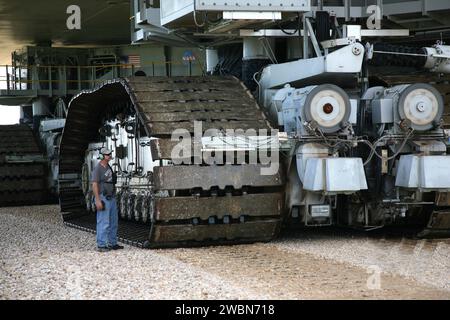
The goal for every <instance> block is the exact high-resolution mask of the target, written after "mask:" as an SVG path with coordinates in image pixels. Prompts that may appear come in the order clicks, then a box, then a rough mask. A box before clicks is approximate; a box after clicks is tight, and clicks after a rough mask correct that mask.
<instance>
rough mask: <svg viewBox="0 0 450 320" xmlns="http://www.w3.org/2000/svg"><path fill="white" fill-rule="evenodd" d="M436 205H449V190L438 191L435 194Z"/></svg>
mask: <svg viewBox="0 0 450 320" xmlns="http://www.w3.org/2000/svg"><path fill="white" fill-rule="evenodd" d="M436 205H437V206H438V207H450V192H438V193H437V194H436Z"/></svg>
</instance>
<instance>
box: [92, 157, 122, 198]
mask: <svg viewBox="0 0 450 320" xmlns="http://www.w3.org/2000/svg"><path fill="white" fill-rule="evenodd" d="M91 182H97V183H98V185H99V193H100V194H103V195H104V196H114V195H115V193H116V188H115V186H114V184H113V172H112V169H111V167H110V166H107V167H106V168H105V167H103V166H102V165H101V164H100V163H98V164H97V165H96V166H95V168H94V170H93V171H92V177H91Z"/></svg>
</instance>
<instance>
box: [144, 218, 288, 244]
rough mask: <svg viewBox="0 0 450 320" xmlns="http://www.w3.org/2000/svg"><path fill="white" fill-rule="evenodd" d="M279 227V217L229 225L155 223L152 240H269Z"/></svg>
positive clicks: (155, 241)
mask: <svg viewBox="0 0 450 320" xmlns="http://www.w3.org/2000/svg"><path fill="white" fill-rule="evenodd" d="M279 228H280V221H279V220H277V219H270V220H263V221H258V222H245V223H237V224H227V225H219V224H213V225H197V226H194V225H190V224H186V225H155V226H154V228H153V230H152V235H151V241H152V242H154V245H158V243H165V244H166V245H167V244H170V243H171V242H178V243H179V242H191V241H206V240H221V239H223V240H233V239H240V240H242V241H245V240H252V241H269V240H271V239H272V237H274V236H275V235H276V234H277V233H278V230H279Z"/></svg>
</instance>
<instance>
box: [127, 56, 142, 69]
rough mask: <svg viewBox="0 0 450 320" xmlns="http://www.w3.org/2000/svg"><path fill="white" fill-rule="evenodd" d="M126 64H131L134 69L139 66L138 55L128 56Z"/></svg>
mask: <svg viewBox="0 0 450 320" xmlns="http://www.w3.org/2000/svg"><path fill="white" fill-rule="evenodd" d="M128 64H132V65H134V66H135V67H140V66H141V56H140V55H137V54H136V55H129V56H128Z"/></svg>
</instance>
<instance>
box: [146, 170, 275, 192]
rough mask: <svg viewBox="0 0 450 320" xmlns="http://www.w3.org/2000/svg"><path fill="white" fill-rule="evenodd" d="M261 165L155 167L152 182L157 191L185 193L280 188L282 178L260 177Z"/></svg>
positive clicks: (273, 176) (272, 176)
mask: <svg viewBox="0 0 450 320" xmlns="http://www.w3.org/2000/svg"><path fill="white" fill-rule="evenodd" d="M261 168H263V166H262V165H241V166H232V165H226V166H197V165H193V166H166V167H155V168H154V178H155V188H156V189H157V190H186V189H191V188H202V189H203V190H209V189H211V187H216V186H217V187H219V188H220V189H225V187H227V186H232V187H234V188H235V189H241V188H242V187H244V186H249V187H271V186H282V185H283V178H282V176H281V174H280V172H279V171H278V172H277V174H275V175H262V174H261Z"/></svg>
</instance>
